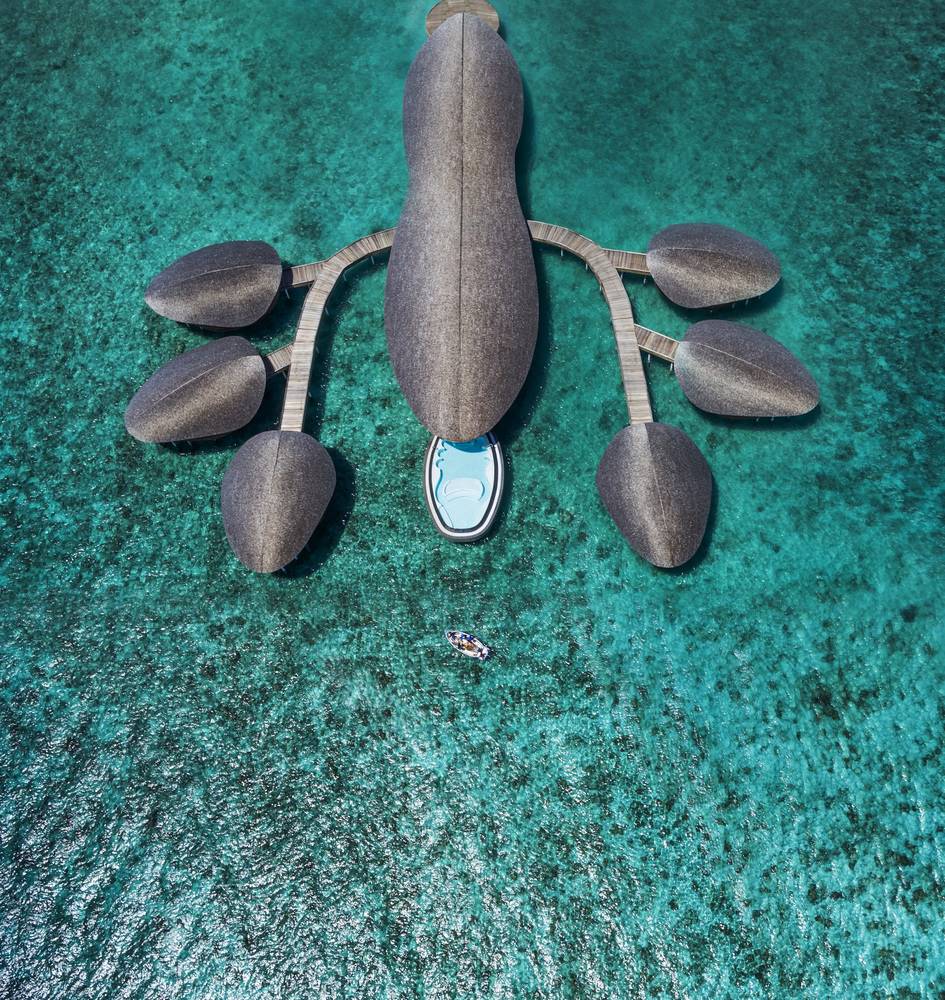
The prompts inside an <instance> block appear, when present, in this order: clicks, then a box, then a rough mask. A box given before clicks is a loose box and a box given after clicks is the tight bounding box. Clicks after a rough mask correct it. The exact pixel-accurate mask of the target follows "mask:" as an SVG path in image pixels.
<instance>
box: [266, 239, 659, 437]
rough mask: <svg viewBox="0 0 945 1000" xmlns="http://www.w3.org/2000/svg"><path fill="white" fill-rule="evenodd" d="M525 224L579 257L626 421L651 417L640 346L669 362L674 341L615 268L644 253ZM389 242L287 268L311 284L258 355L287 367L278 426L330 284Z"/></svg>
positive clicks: (642, 269)
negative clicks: (293, 314) (616, 373)
mask: <svg viewBox="0 0 945 1000" xmlns="http://www.w3.org/2000/svg"><path fill="white" fill-rule="evenodd" d="M528 228H529V231H530V232H531V236H532V239H533V240H534V241H535V242H536V243H544V244H546V245H548V246H553V247H558V249H559V250H562V251H564V250H567V251H568V253H571V254H574V256H575V257H577V258H578V259H579V260H582V261H584V263H585V264H586V265H587V266H588V268H589V269H590V270H591V271H593V272H594V276H595V277H596V278H597V282H598V284H599V285H600V289H601V292H602V293H603V296H604V299H605V301H606V302H607V306H608V308H609V309H610V321H611V324H612V326H613V329H614V338H615V339H616V342H617V356H618V358H619V360H620V374H621V375H622V377H623V386H624V393H625V395H626V397H627V412H628V413H629V415H630V422H631V423H648V422H650V421H652V420H653V410H652V408H651V406H650V394H649V390H648V388H647V384H646V375H645V374H644V371H643V359H642V358H641V356H640V347H641V346H643V347H644V348H645V349H646V350H647V351H649V352H650V353H652V354H655V355H657V356H658V357H661V358H664V359H665V360H667V361H672V360H673V358H674V357H675V354H676V348H677V346H678V342H677V341H675V340H673V339H672V338H671V337H665V336H663V335H662V334H660V333H657V332H656V331H655V330H649V329H647V328H646V327H643V326H637V325H636V323H635V322H634V319H633V308H632V306H631V305H630V297H629V296H628V295H627V290H626V288H624V284H623V281H622V280H621V278H620V274H619V273H618V272H619V271H626V272H629V273H632V274H648V273H649V271H647V270H646V255H645V254H638V253H630V252H628V251H626V250H605V249H604V248H603V247H599V246H598V245H597V244H596V243H593V242H591V240H589V239H587V238H586V237H585V236H582V235H581V234H580V233H576V232H575V231H574V230H573V229H566V228H564V226H551V225H549V224H548V223H547V222H531V221H530V222H529V223H528ZM393 242H394V230H393V229H384V230H381V231H380V232H377V233H372V234H371V235H370V236H364V237H362V238H361V239H360V240H356V241H355V242H354V243H351V244H350V245H349V246H346V247H345V248H344V249H343V250H339V251H338V253H336V254H334V255H333V256H331V257H329V258H327V260H321V261H315V262H314V263H311V264H301V265H299V266H297V267H293V268H291V269H290V273H289V277H288V284H289V286H290V287H292V288H300V287H303V286H304V285H311V287H310V288H309V291H308V294H307V295H306V296H305V302H304V303H303V305H302V313H301V315H300V316H299V322H298V326H297V328H296V334H295V340H294V342H293V343H292V344H288V345H286V346H285V347H280V348H279V349H278V350H277V351H273V352H272V354H270V355H268V356H267V357H266V358H265V359H264V360H265V362H266V368H267V371H268V372H269V374H274V373H276V372H280V371H284V370H285V369H286V368H288V369H289V375H288V381H287V384H286V392H285V402H284V403H283V406H282V422H281V424H280V427H281V429H282V430H284V431H301V430H302V425H303V423H304V420H305V404H306V402H307V400H308V384H309V378H310V376H311V371H312V360H313V358H314V356H315V341H316V338H317V336H318V327H319V325H320V324H321V320H322V315H323V313H324V311H325V306H326V304H327V302H328V298H329V296H330V295H331V293H332V290H333V289H334V287H335V284H336V283H337V281H338V279H339V278H340V277H341V275H342V273H343V272H344V270H345V268H347V267H350V266H351V265H352V264H356V263H357V262H358V261H361V260H364V259H365V258H366V257H370V256H371V255H372V254H375V253H382V252H384V251H385V250H389V249H390V247H391V244H392V243H393ZM641 261H642V263H641ZM638 338H639V341H642V343H640V342H639V341H638Z"/></svg>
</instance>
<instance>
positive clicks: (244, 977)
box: [0, 0, 945, 1000]
mask: <svg viewBox="0 0 945 1000" xmlns="http://www.w3.org/2000/svg"><path fill="white" fill-rule="evenodd" d="M425 9H426V3H423V2H419V0H404V2H399V3H393V2H392V3H381V2H374V3H368V2H366V0H357V2H344V3H342V2H331V3H319V4H314V3H311V4H302V3H299V2H289V3H285V4H263V3H258V2H255V3H254V2H250V0H234V2H228V3H220V2H218V0H214V2H209V0H197V2H187V3H181V2H176V0H154V2H149V3H142V2H140V0H131V2H128V3H121V4H119V3H116V2H114V0H90V2H79V3H73V4H68V3H65V2H62V0H60V2H57V3H51V2H49V0H32V2H30V3H26V2H24V0H12V2H8V3H5V4H4V5H3V6H2V13H0V38H2V42H0V48H2V52H0V57H2V65H3V67H4V71H3V74H2V78H0V94H2V118H0V140H2V141H0V159H2V185H3V204H4V209H3V212H2V214H0V242H2V248H0V260H2V261H3V278H2V285H0V302H2V313H0V315H2V342H0V343H2V351H3V359H2V365H0V378H2V393H3V395H2V399H3V407H2V419H3V434H2V436H0V449H2V468H0V475H2V481H0V507H2V518H3V522H2V523H3V534H2V546H3V552H2V560H3V561H2V590H0V594H2V599H3V608H2V618H0V621H2V661H3V665H2V675H0V676H2V687H0V719H2V726H0V741H2V742H0V770H2V811H0V816H2V824H0V838H2V839H0V846H2V855H0V856H2V862H0V905H2V912H3V919H2V922H0V992H2V996H3V997H9V998H16V1000H40V998H56V1000H72V998H102V1000H106V998H107V1000H113V998H115V1000H118V998H129V1000H131V998H135V1000H158V998H160V1000H164V998H167V1000H178V998H180V1000H183V998H200V1000H204V998H226V1000H236V998H244V997H245V998H270V997H271V998H280V1000H295V998H306V1000H308V998H313V997H324V998H369V997H370V998H374V997H377V998H388V1000H394V998H408V997H410V998H413V997H417V998H420V997H423V998H446V997H454V996H455V997H464V998H465V997H489V998H507V997H528V998H540V997H546V998H552V997H555V998H557V997H588V998H608V1000H609V998H615V997H616V998H622V997H661V996H662V997H712V998H716V997H747V998H752V997H800V996H803V997H816V998H820V997H844V998H854V1000H858V998H860V997H924V996H942V995H945V938H943V933H942V931H943V925H945V904H943V897H945V885H943V881H945V859H943V850H945V831H943V826H945V808H943V778H945V775H943V760H945V754H943V742H942V740H943V723H945V711H943V708H945V703H943V687H945V685H943V682H945V662H943V656H942V645H943V627H942V617H941V614H940V610H939V606H940V602H941V595H942V587H943V582H945V581H943V578H942V576H943V574H942V565H943V563H942V560H943V555H945V553H943V548H945V546H943V523H942V474H941V463H942V461H943V455H945V441H943V430H942V425H943V420H942V412H941V410H942V402H943V395H945V394H943V375H942V367H943V366H942V360H943V359H942V346H941V345H942V338H943V336H945V332H943V329H942V325H941V324H942V319H941V316H942V301H943V290H945V289H943V273H945V262H943V249H942V248H943V245H945V232H943V222H942V220H943V213H942V205H943V203H945V190H943V189H945V183H943V180H945V173H943V104H945V102H943V88H942V83H943V52H945V15H943V13H942V7H941V5H938V4H935V3H932V2H928V0H920V2H916V3H910V4H901V5H895V4H894V5H889V4H881V3H878V2H876V0H867V2H858V3H853V2H847V0H843V2H840V3H838V4H833V5H821V6H820V7H819V8H817V7H816V6H813V7H812V6H811V5H810V4H808V3H802V2H800V0H778V2H774V0H758V2H751V3H748V2H745V3H737V4H735V3H722V4H712V5H709V4H705V5H703V4H695V3H691V2H681V0H669V2H666V3H662V4H659V5H644V4H637V3H630V2H620V0H603V2H600V3H594V4H587V5H585V4H574V3H565V2H563V0H516V2H515V3H511V2H509V3H503V4H501V5H500V13H501V14H502V16H503V19H504V22H505V29H504V30H505V37H506V39H507V41H508V43H509V45H510V46H511V48H512V50H513V52H514V53H515V56H516V58H517V59H518V62H519V65H520V67H521V70H522V74H523V77H524V79H525V81H526V88H527V125H526V132H525V137H524V141H523V144H522V147H521V156H520V163H521V170H520V183H521V191H522V198H523V202H524V204H525V206H526V210H527V212H528V214H529V215H530V216H531V217H532V218H537V219H542V220H546V221H548V222H556V223H560V224H563V225H568V226H572V227H574V228H576V229H579V230H581V231H582V232H584V233H586V234H587V235H588V236H590V237H591V238H592V239H594V240H596V241H598V242H600V243H602V244H604V245H606V246H618V247H625V248H638V249H639V248H643V247H645V245H646V242H647V240H648V238H649V236H650V235H651V234H652V233H654V232H655V231H656V230H658V229H659V228H661V227H662V226H664V225H666V224H669V223H671V222H679V221H684V220H687V219H706V220H713V221H718V222H724V223H728V224H730V225H734V226H737V227H739V228H742V229H744V230H746V231H748V232H750V233H752V234H754V235H756V236H758V237H760V238H762V239H763V240H764V241H765V242H767V243H768V244H769V245H770V246H771V247H772V249H773V250H774V251H775V252H776V253H777V254H778V255H779V256H780V258H781V260H782V263H783V268H784V281H783V284H782V286H781V287H780V288H779V289H778V290H776V291H775V292H773V293H772V294H770V295H768V296H766V297H765V298H763V299H762V300H761V301H759V302H756V303H752V304H750V305H749V306H747V307H742V308H737V309H732V310H727V311H726V312H725V313H724V315H725V317H726V318H733V319H734V318H744V319H747V320H748V321H750V322H751V323H753V324H754V325H756V326H758V327H760V328H761V329H763V330H765V331H766V332H767V333H769V334H771V335H772V336H774V337H776V338H777V339H778V340H780V341H782V342H783V343H784V344H786V345H787V346H788V347H790V348H791V349H792V350H793V351H795V352H796V353H797V354H798V355H799V356H800V357H801V358H802V359H803V360H804V361H805V362H806V363H807V364H808V366H809V367H810V369H811V371H812V372H813V373H814V374H815V376H816V377H817V379H818V380H819V382H820V385H821V387H822V392H823V403H822V406H821V408H820V410H819V412H817V413H816V414H815V415H813V416H812V417H809V418H805V419H802V420H798V421H794V422H788V423H780V424H772V423H767V422H766V423H762V424H755V423H747V424H740V423H737V422H734V421H729V420H722V419H713V418H710V417H706V416H705V415H703V414H701V413H699V412H698V411H696V410H694V409H693V408H692V407H690V406H689V405H688V404H687V403H686V401H685V400H684V398H683V397H682V394H681V392H680V390H679V387H678V385H677V384H676V382H675V379H674V378H673V377H672V375H671V374H670V372H669V370H668V368H667V367H666V366H664V365H663V364H662V363H660V362H654V363H653V364H652V365H651V366H650V368H649V373H650V381H651V386H652V392H653V397H654V403H655V407H656V410H657V414H658V417H659V418H660V419H662V420H665V421H667V422H669V423H673V424H677V425H678V426H680V427H682V428H683V429H685V431H686V432H687V433H688V434H689V435H691V437H692V438H693V439H694V440H695V442H696V443H697V444H698V445H699V447H700V448H701V449H702V450H703V452H704V453H705V455H706V457H707V458H708V460H709V462H710V464H711V467H712V471H713V474H714V477H715V488H716V496H715V503H714V508H713V514H712V517H711V522H710V530H709V537H708V543H707V544H706V545H705V547H704V549H703V551H702V552H701V553H700V555H699V556H698V558H697V559H696V560H695V562H694V563H693V564H692V565H690V566H689V567H687V568H685V569H684V570H682V571H679V572H675V573H666V572H662V571H659V570H655V569H652V568H651V567H649V566H648V565H646V564H644V563H643V562H642V561H641V560H640V559H639V558H637V557H636V556H635V555H634V554H633V553H632V552H631V551H630V549H629V548H628V547H627V546H626V545H625V544H624V542H623V541H622V540H621V538H620V537H619V536H618V534H617V532H616V529H615V528H614V526H613V524H612V523H611V521H610V520H609V518H608V517H607V515H606V513H605V512H604V510H603V508H602V506H601V504H600V502H599V500H598V498H597V495H596V492H595V490H594V483H593V478H594V471H595V467H596V464H597V462H598V460H599V458H600V455H601V454H602V453H603V451H604V448H605V447H606V445H607V443H608V441H609V440H610V438H611V437H612V436H613V434H614V433H615V432H616V431H617V430H618V429H619V428H620V427H621V426H622V424H623V422H624V420H625V409H624V403H623V398H622V393H621V388H620V383H619V372H618V367H617V363H616V357H615V353H614V346H613V342H612V337H611V333H610V328H609V323H608V317H607V314H606V311H605V308H604V305H603V302H602V300H601V298H600V296H599V294H598V291H597V288H596V287H595V283H594V281H593V279H592V278H591V277H590V276H588V275H587V274H585V272H584V269H583V267H582V266H581V265H580V264H579V263H578V262H576V261H574V260H570V259H563V260H562V259H561V258H560V257H559V256H558V255H557V254H556V253H554V252H549V251H546V250H539V251H538V252H537V260H538V272H539V281H540V286H541V305H542V310H543V318H542V325H541V332H540V345H539V349H538V354H537V358H536V363H535V365H534V370H533V372H532V375H531V377H530V379H529V382H528V384H527V386H526V389H525V391H524V393H523V396H522V398H521V400H520V402H519V404H517V405H516V407H515V408H514V410H513V411H512V413H511V414H510V415H509V416H508V418H507V419H506V420H505V421H504V423H503V425H502V427H501V428H500V430H501V435H502V441H503V443H504V445H505V449H506V454H507V456H508V463H509V474H510V482H509V489H508V495H507V502H506V504H505V507H504V511H503V513H502V516H501V521H500V523H499V526H498V530H496V531H495V533H494V534H493V535H492V536H491V537H490V538H488V539H487V540H485V541H484V542H483V543H481V544H478V545H475V546H471V547H466V548H463V547H457V546H453V545H451V544H449V543H447V542H445V541H443V540H441V539H440V538H439V537H438V536H437V535H436V534H435V532H434V531H433V529H432V526H431V523H430V520H429V517H428V515H427V513H426V511H425V508H424V503H423V497H422V491H421V464H422V458H423V451H424V447H425V445H426V443H427V436H426V433H425V432H424V431H423V429H422V428H421V427H420V425H419V424H418V423H417V421H416V420H415V419H414V418H413V416H412V414H411V413H410V410H409V409H408V407H407V404H406V402H405V401H404V399H403V397H402V396H401V394H400V392H399V390H398V387H397V385H396V383H395V380H394V378H393V375H392V372H391V369H390V365H389V363H388V360H387V355H386V349H385V341H384V334H383V323H382V312H383V289H384V268H383V266H382V265H381V264H380V263H379V264H378V265H377V266H376V267H374V268H372V267H370V266H366V267H362V268H360V269H359V270H357V271H356V272H355V273H354V274H352V275H351V277H350V280H349V281H348V282H347V283H345V284H343V285H342V287H341V289H340V291H339V293H338V294H337V296H336V297H335V299H334V300H333V303H332V315H331V318H330V319H329V321H328V322H327V323H326V325H325V328H324V330H323V336H324V340H323V343H322V349H321V350H320V352H319V357H318V362H317V371H316V374H315V377H314V378H313V390H314V393H315V397H316V399H317V405H316V406H315V408H314V410H315V412H314V413H313V430H314V431H315V432H316V433H317V435H318V437H319V438H320V440H321V441H323V442H324V444H325V445H326V446H327V447H328V448H329V449H331V453H332V455H333V457H334V459H335V462H336V464H337V467H338V472H339V484H340V486H339V490H338V493H337V496H336V498H335V500H334V502H333V505H332V507H331V509H330V511H329V516H328V519H327V521H326V523H325V524H324V526H323V527H322V529H321V530H320V531H319V533H318V534H317V536H316V537H315V539H314V540H313V543H312V545H311V548H310V550H309V551H308V552H307V553H306V554H305V556H304V557H303V558H302V560H301V561H300V562H299V563H298V564H296V565H295V566H293V567H292V568H291V569H290V571H289V573H288V574H287V575H281V576H273V577H261V576H254V575H252V574H251V573H249V572H247V571H246V570H244V569H243V568H242V567H241V566H240V565H239V563H237V561H236V560H235V559H234V558H233V556H232V555H231V553H230V551H229V549H228V547H227V544H226V541H225V538H224V534H223V528H222V524H221V520H220V514H219V508H218V493H219V487H220V480H221V478H222V475H223V472H224V470H225V468H226V466H227V463H228V462H229V460H230V457H231V455H232V453H233V451H234V449H235V448H236V447H237V445H238V444H239V443H240V442H241V441H242V440H245V438H246V437H247V436H249V434H251V433H253V432H255V431H257V430H259V429H261V428H264V427H267V426H269V425H271V423H272V421H273V420H275V419H276V417H277V415H278V408H279V398H278V393H271V396H270V401H269V402H268V403H267V406H266V408H265V411H264V413H263V414H262V415H261V416H260V417H259V418H258V420H257V421H256V423H255V424H254V425H253V427H252V428H251V429H249V430H247V431H245V432H242V433H241V434H238V435H235V436H234V437H233V438H231V439H228V440H226V441H224V442H220V443H218V444H215V445H212V446H206V447H200V448H198V449H195V450H194V451H193V452H192V453H181V454H178V453H176V452H174V451H173V450H170V449H162V448H157V447H145V446H142V445H140V444H138V443H137V442H135V441H133V440H132V439H130V438H129V437H127V436H126V435H125V433H124V431H123V427H122V411H123V409H124V406H125V403H126V402H127V400H128V398H129V397H130V395H131V393H132V392H133V390H134V389H135V388H136V387H137V385H139V384H140V383H141V382H142V381H143V380H144V379H145V378H146V377H147V376H148V375H149V374H150V373H151V372H152V371H153V370H154V369H156V368H157V367H158V365H160V364H161V363H163V362H164V361H166V360H167V359H169V358H171V357H173V356H174V355H175V354H176V353H177V352H179V351H182V350H184V349H186V348H189V347H194V346H196V345H198V344H200V343H203V342H204V341H205V339H206V338H205V335H203V334H201V333H199V332H197V331H194V330H189V329H186V328H183V327H178V326H175V325H174V324H172V323H170V322H168V321H165V320H162V319H160V318H159V317H157V316H155V315H153V314H151V313H149V312H148V311H147V309H146V308H145V306H144V304H143V302H142V296H141V293H142V290H143V288H144V286H145V285H146V283H147V281H148V280H149V278H150V277H151V276H152V275H153V274H154V273H156V271H157V270H159V269H160V268H161V267H163V266H164V265H166V264H167V263H169V262H170V261H171V260H172V259H173V258H175V257H176V256H178V255H179V254H181V253H183V252H185V251H188V250H191V249H194V248H196V247H198V246H201V245H203V244H205V243H210V242H214V241H217V240H221V239H230V238H257V239H266V240H269V241H271V242H272V243H273V244H274V245H275V246H276V247H277V248H278V249H279V250H280V252H281V253H282V254H283V256H284V258H285V259H286V260H288V261H292V262H301V261H303V260H307V259H312V258H316V257H322V256H326V255H327V254H329V253H331V252H333V251H334V250H335V249H337V248H339V247H340V246H342V245H343V244H345V243H347V242H348V241H350V240H353V239H355V238H357V237H358V236H360V235H362V234H364V233H366V232H369V231H371V230H374V229H378V228H382V227H385V226H390V225H393V224H394V222H395V221H396V218H397V214H398V211H399V207H400V204H401V202H402V199H403V195H404V190H405V185H406V169H405V164H404V157H403V152H402V147H401V136H400V102H401V95H402V86H403V81H404V77H405V74H406V72H407V68H408V66H409V64H410V60H411V58H412V57H413V54H414V53H415V52H416V50H417V49H418V47H419V46H420V44H421V43H422V41H423V38H424V33H423V17H424V13H425ZM626 281H627V286H628V288H629V289H630V292H631V295H632V297H633V301H634V305H635V308H636V311H637V314H638V318H639V321H640V322H642V323H645V324H647V325H649V326H652V327H655V328H657V329H662V330H665V331H666V332H669V333H674V334H676V335H681V334H682V332H683V331H684V330H685V328H686V326H687V324H688V323H690V322H692V321H693V320H694V319H695V318H697V317H695V316H694V315H690V314H686V313H685V312H684V311H682V310H677V309H674V308H673V307H671V306H669V305H668V304H667V303H665V302H664V301H662V300H661V299H660V296H659V295H658V293H657V292H656V290H655V289H654V288H653V286H652V285H647V286H645V287H644V286H643V285H642V284H641V283H639V282H638V281H637V280H635V279H630V278H628V279H626ZM300 302H301V297H300V296H299V295H298V294H296V295H294V296H293V299H292V302H291V303H283V307H282V308H280V309H279V310H278V311H277V312H276V313H275V314H274V315H273V316H272V318H271V319H269V320H267V321H266V322H265V323H264V324H263V325H262V327H261V328H259V329H258V330H256V331H255V332H254V336H255V337H256V338H257V340H258V343H259V344H260V345H261V346H263V347H275V346H277V345H279V344H281V343H283V342H284V341H285V340H286V339H287V338H288V336H289V335H290V332H291V330H292V327H293V323H294V318H295V316H296V315H297V313H298V309H299V307H300ZM447 627H458V628H467V629H469V630H472V631H475V632H476V633H477V634H479V635H480V636H481V637H482V638H483V639H484V640H485V641H487V642H489V643H490V644H491V645H493V646H494V647H495V655H494V657H493V659H491V660H490V661H488V662H487V663H485V664H484V665H478V664H476V663H474V662H472V661H470V660H467V659H463V658H462V657H459V656H457V655H455V654H453V653H452V652H451V651H450V649H449V648H448V647H447V646H446V644H445V643H444V641H443V638H442V632H443V629H444V628H447Z"/></svg>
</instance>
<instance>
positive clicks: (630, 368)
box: [528, 222, 653, 424]
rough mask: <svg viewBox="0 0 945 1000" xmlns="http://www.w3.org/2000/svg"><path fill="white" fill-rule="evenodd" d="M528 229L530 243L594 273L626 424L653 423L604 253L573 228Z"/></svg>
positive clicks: (629, 325)
mask: <svg viewBox="0 0 945 1000" xmlns="http://www.w3.org/2000/svg"><path fill="white" fill-rule="evenodd" d="M528 228H529V229H530V230H531V233H532V239H533V240H536V241H537V242H538V243H547V244H548V245H549V246H553V247H558V248H559V249H561V250H567V251H568V252H569V253H573V254H574V256H575V257H578V258H580V259H581V260H583V261H584V263H585V264H587V266H588V267H589V268H590V269H591V270H592V271H593V272H594V275H595V277H596V278H597V281H598V283H599V284H600V290H601V292H603V295H604V299H605V300H606V302H607V306H608V308H609V309H610V322H611V325H612V326H613V328H614V337H615V339H616V341H617V357H618V358H619V359H620V374H621V375H622V376H623V391H624V395H625V396H626V397H627V412H628V413H629V414H630V423H631V424H640V423H650V422H651V421H652V420H653V410H652V408H651V407H650V390H649V389H648V388H647V384H646V375H645V374H644V371H643V358H642V357H641V355H640V347H639V345H638V344H637V334H636V323H634V321H633V307H632V306H631V305H630V296H629V295H627V289H626V288H624V285H623V280H622V279H621V277H620V275H619V274H618V273H617V268H616V267H615V266H614V262H613V260H612V259H611V258H610V256H609V255H608V251H606V250H604V249H603V248H602V247H599V246H598V245H597V244H596V243H592V242H591V241H590V240H589V239H587V237H586V236H582V235H581V234H580V233H576V232H575V231H574V230H573V229H565V228H564V227H563V226H549V225H548V223H547V222H529V223H528Z"/></svg>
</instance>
